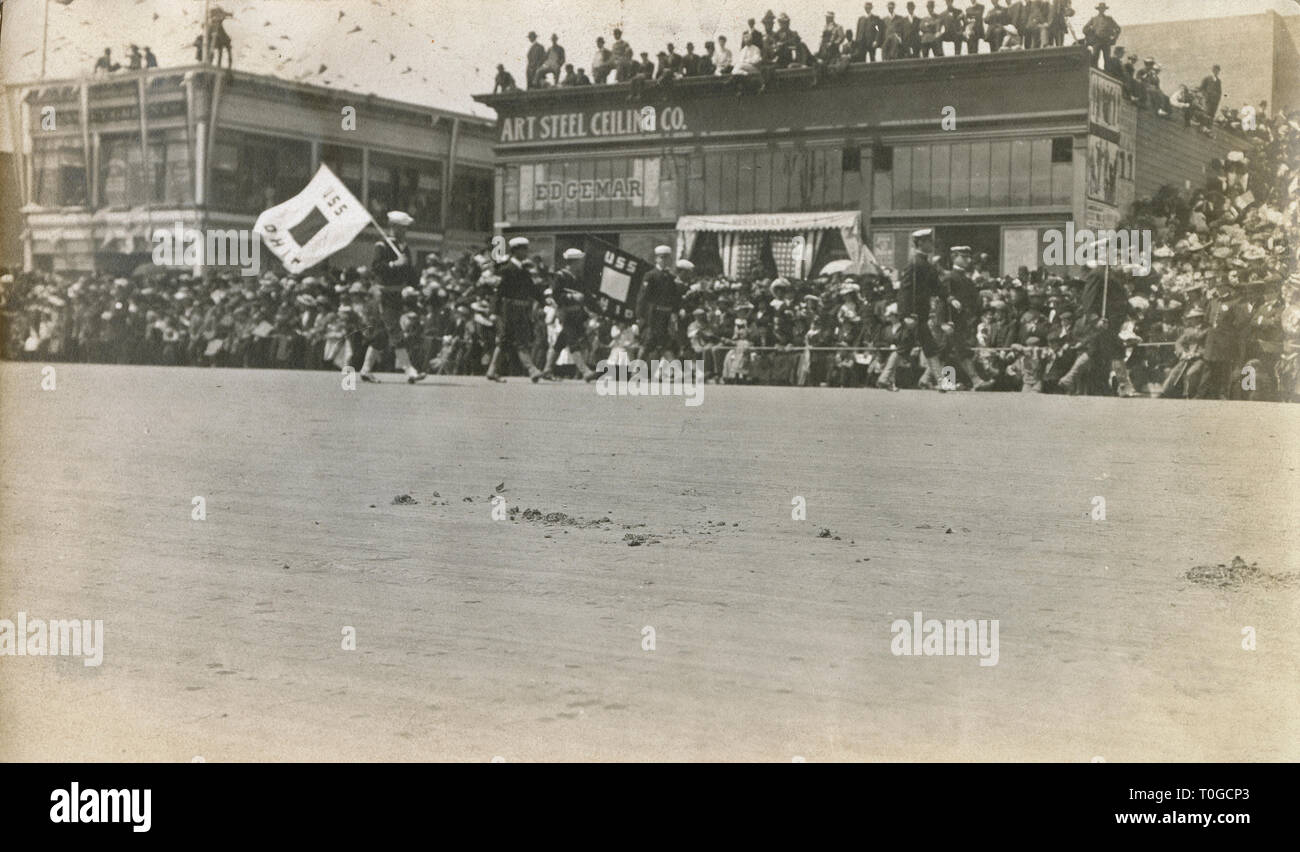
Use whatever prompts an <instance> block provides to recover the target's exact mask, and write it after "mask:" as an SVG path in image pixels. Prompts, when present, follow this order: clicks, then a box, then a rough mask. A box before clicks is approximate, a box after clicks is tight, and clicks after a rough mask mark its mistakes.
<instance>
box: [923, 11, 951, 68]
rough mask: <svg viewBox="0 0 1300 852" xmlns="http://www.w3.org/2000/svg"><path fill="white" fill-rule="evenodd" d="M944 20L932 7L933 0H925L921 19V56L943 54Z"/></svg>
mask: <svg viewBox="0 0 1300 852" xmlns="http://www.w3.org/2000/svg"><path fill="white" fill-rule="evenodd" d="M945 20H946V18H945V17H944V16H943V15H940V14H939V12H938V11H937V10H936V9H935V8H934V0H926V3H925V17H923V18H922V19H921V56H923V57H925V56H943V41H942V39H943V25H944V22H945Z"/></svg>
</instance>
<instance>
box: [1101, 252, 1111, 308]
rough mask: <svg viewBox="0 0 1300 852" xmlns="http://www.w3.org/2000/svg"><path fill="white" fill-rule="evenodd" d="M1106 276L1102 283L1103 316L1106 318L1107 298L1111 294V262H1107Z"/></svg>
mask: <svg viewBox="0 0 1300 852" xmlns="http://www.w3.org/2000/svg"><path fill="white" fill-rule="evenodd" d="M1104 275H1105V277H1104V278H1102V283H1101V318H1102V319H1105V318H1106V299H1107V297H1108V296H1109V295H1110V264H1109V263H1108V264H1106V271H1105V273H1104Z"/></svg>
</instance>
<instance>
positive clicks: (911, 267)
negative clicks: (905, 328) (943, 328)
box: [898, 254, 942, 324]
mask: <svg viewBox="0 0 1300 852" xmlns="http://www.w3.org/2000/svg"><path fill="white" fill-rule="evenodd" d="M900 281H901V283H900V286H899V288H898V315H899V316H900V317H903V318H906V317H910V316H914V317H916V319H917V322H919V323H921V324H924V323H925V321H926V320H927V319H929V317H930V299H931V298H932V297H934V296H938V295H941V294H942V291H941V289H940V285H939V272H938V270H937V269H935V268H934V266H933V265H932V264H931V263H930V259H929V258H928V257H926V256H925V255H923V254H916V255H913V256H912V261H911V263H909V264H908V265H907V268H906V269H904V270H903V276H902V278H901V279H900Z"/></svg>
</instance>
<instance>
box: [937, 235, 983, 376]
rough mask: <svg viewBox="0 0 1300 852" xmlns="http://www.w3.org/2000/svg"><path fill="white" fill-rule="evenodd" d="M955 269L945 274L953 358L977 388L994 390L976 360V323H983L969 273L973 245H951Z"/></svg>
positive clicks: (977, 294) (944, 294)
mask: <svg viewBox="0 0 1300 852" xmlns="http://www.w3.org/2000/svg"><path fill="white" fill-rule="evenodd" d="M949 256H950V257H951V258H952V269H950V270H949V271H948V272H945V273H944V274H943V277H942V279H941V282H940V283H941V285H942V290H943V291H944V292H943V296H944V300H945V304H944V313H945V315H946V316H947V318H948V322H950V323H952V327H953V330H952V334H951V335H950V336H949V338H948V340H949V351H950V352H951V353H952V358H953V360H954V361H955V362H956V363H957V364H958V365H959V366H960V367H961V368H962V370H963V371H965V373H966V377H967V378H968V379H969V380H970V382H971V387H972V388H973V389H974V390H991V389H992V388H993V382H992V381H987V380H986V379H985V377H984V375H983V373H982V372H981V370H980V368H979V365H977V364H976V363H975V351H974V349H973V348H972V345H973V344H974V342H975V327H976V325H977V324H978V323H979V316H980V293H979V288H978V287H976V286H975V282H973V281H972V280H971V278H970V275H969V274H968V271H969V270H970V268H971V266H972V264H973V258H972V252H971V247H970V246H953V247H952V248H951V249H949Z"/></svg>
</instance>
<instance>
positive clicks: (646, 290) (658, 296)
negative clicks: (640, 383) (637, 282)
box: [636, 246, 685, 364]
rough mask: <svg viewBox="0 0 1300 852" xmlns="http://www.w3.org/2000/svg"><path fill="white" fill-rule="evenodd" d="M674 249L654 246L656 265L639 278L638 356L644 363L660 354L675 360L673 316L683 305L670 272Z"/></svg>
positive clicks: (674, 277) (637, 306) (637, 300)
mask: <svg viewBox="0 0 1300 852" xmlns="http://www.w3.org/2000/svg"><path fill="white" fill-rule="evenodd" d="M673 266H674V263H673V250H672V249H671V248H669V247H668V246H659V247H657V248H656V249H655V268H654V269H652V270H650V272H648V273H647V274H646V277H645V280H643V281H642V282H641V292H640V293H639V294H638V295H637V299H636V316H637V322H639V323H640V325H641V346H640V348H639V349H638V350H637V354H636V357H637V359H638V360H641V361H645V362H646V363H647V364H648V363H650V362H651V360H658V359H660V358H663V357H664V355H665V353H666V354H667V356H668V360H670V361H671V360H674V359H675V358H676V357H677V356H676V350H677V347H676V345H675V344H674V341H673V329H672V323H673V317H674V316H675V315H676V314H678V313H679V312H680V313H682V314H683V316H684V315H685V312H684V311H683V309H682V295H681V290H680V289H679V288H678V285H677V278H676V276H674V275H673Z"/></svg>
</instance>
